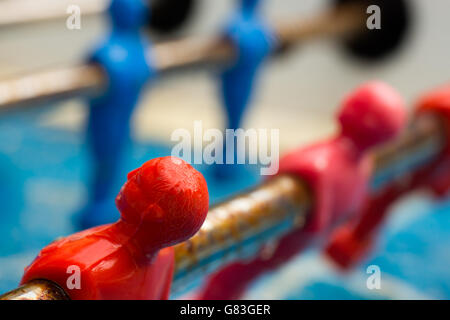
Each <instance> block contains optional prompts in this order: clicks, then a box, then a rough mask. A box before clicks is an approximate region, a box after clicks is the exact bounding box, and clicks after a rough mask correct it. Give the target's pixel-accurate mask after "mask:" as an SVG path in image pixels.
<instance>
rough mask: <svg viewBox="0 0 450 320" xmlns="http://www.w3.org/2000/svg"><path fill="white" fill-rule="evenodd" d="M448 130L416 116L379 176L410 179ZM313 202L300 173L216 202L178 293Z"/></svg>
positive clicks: (188, 257)
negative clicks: (195, 279)
mask: <svg viewBox="0 0 450 320" xmlns="http://www.w3.org/2000/svg"><path fill="white" fill-rule="evenodd" d="M444 129H445V128H444V125H443V122H442V120H441V119H440V118H438V117H432V116H420V117H418V118H417V119H415V121H414V122H413V123H412V125H411V126H410V127H409V128H408V130H406V132H405V133H404V134H403V135H401V136H400V137H399V138H397V139H395V140H394V141H392V142H390V143H388V144H386V145H384V146H382V147H380V148H377V149H375V150H374V151H373V154H372V156H373V159H374V166H375V172H374V176H373V179H379V178H377V177H383V179H382V180H383V181H382V182H383V183H384V184H386V183H392V182H394V181H397V180H398V179H405V178H408V177H409V176H410V175H411V174H413V173H414V172H416V170H418V169H420V168H423V167H424V166H425V165H429V164H430V163H432V161H434V160H436V159H437V158H438V157H439V155H440V154H441V153H442V151H443V150H444V148H445V145H446V144H447V139H446V135H445V130H444ZM397 170H398V172H396V171H397ZM313 202H314V200H313V197H312V195H311V193H310V191H309V190H308V186H307V184H306V183H305V182H303V181H301V179H299V178H297V177H293V176H289V175H280V176H278V177H275V178H273V179H271V180H268V181H267V182H265V183H263V184H261V185H260V186H257V187H256V188H254V189H252V190H250V191H248V192H245V193H243V194H241V195H239V196H236V197H234V198H231V199H230V200H227V201H224V202H223V203H221V204H218V205H216V206H215V207H213V208H212V209H211V210H210V212H209V213H208V216H207V219H206V221H205V223H204V224H203V226H202V228H201V229H200V231H199V232H198V233H197V234H196V235H195V236H194V237H192V238H191V239H189V240H188V241H186V242H183V243H181V244H179V245H176V246H175V247H174V249H175V274H174V282H173V291H174V292H177V291H179V290H182V289H183V287H184V286H186V285H187V284H189V282H190V281H192V280H193V279H194V278H196V277H200V276H202V277H204V276H205V275H207V274H208V273H210V272H212V271H214V270H217V269H219V268H220V267H222V266H224V265H226V264H228V263H230V262H232V261H236V260H243V259H244V260H245V259H246V258H249V257H252V256H254V255H255V254H258V253H260V249H261V248H263V246H264V245H267V244H268V243H271V242H275V243H276V241H277V240H278V239H280V238H281V237H282V236H283V235H285V234H286V233H288V232H290V231H292V230H293V229H294V228H297V229H298V228H300V229H301V228H302V226H304V225H305V223H306V222H307V219H308V214H309V211H310V210H309V208H310V207H311V206H312V205H313ZM43 289H45V290H51V289H54V284H52V283H48V282H47V283H45V285H44V288H42V287H40V286H38V287H36V286H35V284H34V283H30V284H27V285H25V286H24V287H22V288H19V289H17V290H19V291H17V290H15V291H13V292H11V293H7V294H5V295H4V296H2V297H0V299H2V298H3V299H10V298H11V297H20V298H21V299H25V298H30V299H32V300H34V299H37V297H39V298H40V299H45V298H47V297H48V298H51V297H54V296H53V295H49V296H48V295H41V294H39V292H41V291H42V290H43ZM36 290H37V292H36ZM22 293H23V294H22Z"/></svg>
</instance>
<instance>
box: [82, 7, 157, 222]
mask: <svg viewBox="0 0 450 320" xmlns="http://www.w3.org/2000/svg"><path fill="white" fill-rule="evenodd" d="M149 10H150V8H149V7H148V6H147V4H146V2H145V1H143V0H113V1H112V3H111V5H110V9H109V12H110V16H111V20H112V30H111V33H110V35H109V37H108V38H107V39H106V41H105V42H104V43H103V44H102V45H101V46H100V47H99V48H98V49H97V50H96V51H95V52H94V54H93V55H92V57H91V58H90V62H93V63H98V64H100V65H101V66H102V67H103V68H104V70H105V72H106V75H107V77H108V84H107V88H106V91H105V93H104V94H103V95H102V96H100V97H97V98H94V99H93V100H91V101H90V114H89V122H88V140H89V145H90V148H91V152H92V157H93V179H92V182H91V188H90V190H89V192H90V193H89V196H90V199H89V203H88V206H87V207H86V208H85V209H84V210H83V211H82V212H81V216H80V217H77V220H78V221H77V223H78V225H79V227H80V228H81V229H85V228H89V227H92V226H96V225H99V224H104V223H109V222H113V221H115V220H117V217H118V213H117V210H116V209H115V207H114V195H115V194H116V193H117V190H118V188H117V186H119V188H120V185H121V183H122V182H123V181H120V180H119V179H120V178H121V177H122V176H123V177H126V175H121V172H122V170H123V169H122V168H123V161H124V160H125V159H124V153H126V148H127V146H128V145H129V142H130V120H131V116H132V114H133V111H134V108H135V106H136V104H137V102H138V99H139V96H140V93H141V90H142V88H143V86H144V85H145V84H146V83H148V82H149V80H151V79H152V78H153V77H154V76H155V73H156V72H155V70H154V69H153V68H152V66H151V61H148V59H149V55H148V54H146V52H148V50H149V49H150V44H149V43H148V41H147V40H146V39H145V37H144V36H143V35H142V33H141V28H142V27H143V26H144V24H145V23H146V21H147V19H148V14H149Z"/></svg>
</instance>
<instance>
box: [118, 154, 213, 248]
mask: <svg viewBox="0 0 450 320" xmlns="http://www.w3.org/2000/svg"><path fill="white" fill-rule="evenodd" d="M208 202H209V196H208V188H207V185H206V181H205V179H204V178H203V176H202V175H201V174H200V172H198V171H197V170H195V169H194V168H193V167H192V166H191V165H189V164H188V163H186V162H185V161H183V160H181V159H178V158H174V157H164V158H157V159H153V160H150V161H148V162H146V163H145V164H144V165H143V166H142V167H140V168H138V169H136V170H134V171H132V172H130V173H129V174H128V181H127V182H126V183H125V185H124V186H123V187H122V189H121V191H120V193H119V195H118V196H117V198H116V205H117V208H118V209H119V211H120V213H121V215H122V220H123V221H124V222H125V223H129V224H133V225H136V226H142V227H143V228H145V231H146V234H148V241H149V242H151V243H152V244H154V245H156V246H157V247H159V248H162V247H167V246H171V245H174V244H176V243H179V242H182V241H185V240H187V239H189V238H190V237H191V236H193V235H194V234H195V233H196V232H197V231H198V230H199V229H200V227H201V226H202V224H203V222H204V220H205V218H206V214H207V212H208ZM155 249H158V248H155Z"/></svg>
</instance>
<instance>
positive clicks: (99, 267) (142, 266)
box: [22, 225, 174, 300]
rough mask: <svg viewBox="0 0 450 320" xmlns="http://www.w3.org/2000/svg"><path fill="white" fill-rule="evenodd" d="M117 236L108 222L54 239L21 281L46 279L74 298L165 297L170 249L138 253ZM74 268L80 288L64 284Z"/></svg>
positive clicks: (127, 240)
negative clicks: (147, 255)
mask: <svg viewBox="0 0 450 320" xmlns="http://www.w3.org/2000/svg"><path fill="white" fill-rule="evenodd" d="M117 234H119V233H116V232H115V225H108V226H100V227H96V228H93V229H90V230H87V231H83V232H80V233H76V234H74V235H72V236H70V237H68V238H65V239H63V240H59V241H55V242H54V243H52V244H50V245H49V246H47V247H46V248H44V249H43V250H42V251H41V252H40V254H39V256H38V257H37V258H36V259H35V260H34V261H33V263H32V264H31V265H30V266H29V267H27V269H26V270H25V275H24V277H23V279H22V283H26V282H28V281H30V280H33V279H50V280H52V281H53V282H55V283H57V284H58V285H59V286H61V287H62V288H63V289H64V290H65V291H66V293H67V294H68V295H69V296H70V298H71V299H76V300H78V299H105V300H108V299H109V300H111V299H112V300H113V299H134V300H136V299H167V298H168V295H169V290H170V283H171V281H172V274H173V268H174V254H173V249H172V248H171V247H169V248H165V249H162V250H160V251H159V253H158V254H157V255H156V256H153V257H139V255H137V254H136V252H137V250H136V248H135V245H134V244H133V243H132V238H130V237H126V236H123V234H122V235H121V236H117ZM137 256H138V258H137ZM70 267H72V269H69V268H70ZM73 268H75V269H77V270H79V276H80V286H79V288H73V285H72V286H71V285H70V283H69V284H68V281H69V282H70V281H71V280H70V279H73V278H70V277H71V276H73V275H74V273H73V270H74V269H73ZM69 270H71V271H69Z"/></svg>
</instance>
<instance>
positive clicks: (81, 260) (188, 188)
mask: <svg viewBox="0 0 450 320" xmlns="http://www.w3.org/2000/svg"><path fill="white" fill-rule="evenodd" d="M208 201H209V197H208V190H207V186H206V181H205V179H204V178H203V176H202V175H201V174H200V173H199V172H198V171H196V170H195V169H194V168H192V167H191V166H190V165H189V164H187V163H186V162H184V161H183V160H180V159H177V158H173V157H165V158H158V159H154V160H151V161H148V162H147V163H145V164H144V165H143V166H142V167H140V168H139V169H136V170H134V171H132V172H130V173H129V175H128V181H127V182H126V183H125V185H124V186H123V187H122V190H121V191H120V193H119V195H118V196H117V198H116V205H117V208H118V209H119V211H120V213H121V218H120V220H119V221H118V222H116V223H113V224H110V225H105V226H100V227H96V228H92V229H88V230H86V231H83V232H80V233H76V234H74V235H71V236H69V237H67V238H64V239H62V240H59V241H56V242H53V243H52V244H50V245H49V246H47V247H46V248H44V249H43V250H42V251H41V252H40V254H39V255H38V257H37V258H36V259H35V260H34V261H33V262H32V263H31V265H30V266H28V267H27V268H26V270H25V275H24V276H23V278H22V283H27V282H29V281H31V280H34V279H46V280H49V281H52V282H54V283H56V284H57V285H59V286H60V287H61V288H62V289H63V290H64V291H65V292H66V293H67V295H68V296H69V298H70V299H89V300H93V299H95V300H97V299H102V300H106V299H121V300H123V299H167V298H168V296H169V290H170V285H171V282H172V274H173V268H174V253H173V249H172V247H171V246H173V245H175V244H177V243H179V242H182V241H185V240H187V239H188V238H190V237H191V236H192V235H194V234H195V233H196V232H197V231H198V229H199V228H200V227H201V225H202V224H203V222H204V220H205V218H206V215H207V212H208ZM77 270H78V272H79V274H78V276H79V284H78V285H77V283H76V281H72V280H73V276H74V274H72V273H73V272H77Z"/></svg>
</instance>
